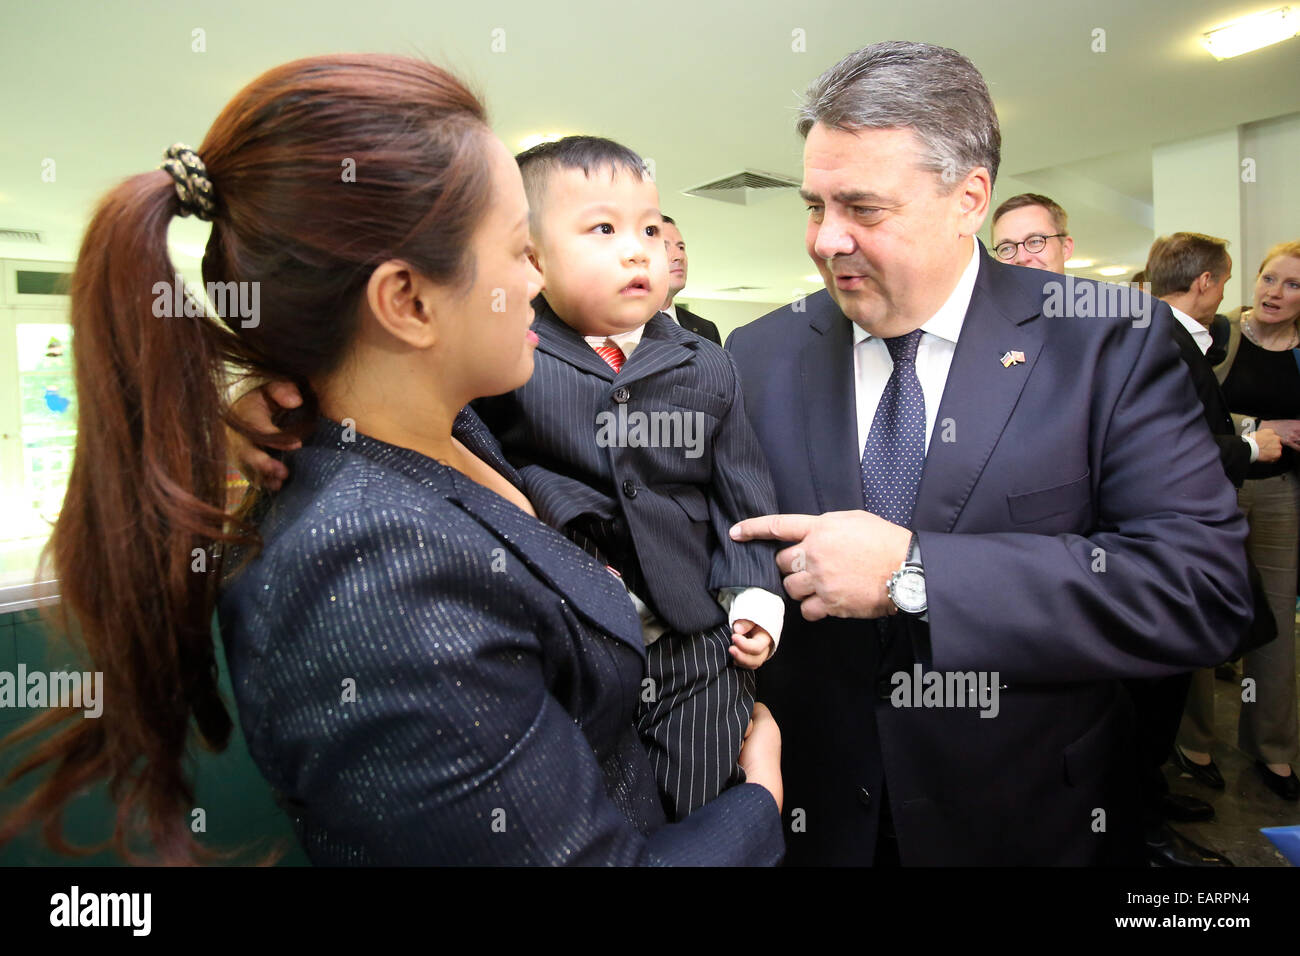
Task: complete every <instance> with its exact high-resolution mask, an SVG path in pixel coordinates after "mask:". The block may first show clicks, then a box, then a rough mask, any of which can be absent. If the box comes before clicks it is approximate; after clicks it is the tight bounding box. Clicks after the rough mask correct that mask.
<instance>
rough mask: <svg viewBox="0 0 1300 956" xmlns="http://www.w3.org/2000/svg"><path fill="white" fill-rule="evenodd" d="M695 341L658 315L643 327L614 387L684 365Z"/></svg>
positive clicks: (678, 327)
mask: <svg viewBox="0 0 1300 956" xmlns="http://www.w3.org/2000/svg"><path fill="white" fill-rule="evenodd" d="M698 343H699V337H698V336H697V335H696V334H695V333H694V332H690V331H688V330H686V329H683V328H682V327H681V326H679V325H678V324H677V323H676V322H674V321H673V320H672V319H670V318H668V316H667V315H665V314H664V313H662V312H656V313H655V315H654V317H653V318H652V319H651V320H650V321H649V322H647V323H646V324H645V329H644V331H643V332H642V333H641V341H640V342H638V343H637V346H636V348H634V349H633V350H632V355H631V356H630V357H629V358H628V360H627V364H626V365H624V366H623V368H622V370H621V371H620V372H619V373H618V384H620V385H627V384H631V383H632V382H635V381H636V380H637V379H642V378H647V377H648V376H651V375H654V374H655V373H656V372H662V371H663V370H664V369H666V368H675V367H676V366H678V365H685V364H686V363H687V362H689V361H690V360H691V358H692V357H694V355H695V350H696V348H698Z"/></svg>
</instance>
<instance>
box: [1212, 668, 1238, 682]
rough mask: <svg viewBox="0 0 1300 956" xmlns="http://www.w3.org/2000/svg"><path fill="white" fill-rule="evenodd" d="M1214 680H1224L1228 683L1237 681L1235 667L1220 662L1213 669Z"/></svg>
mask: <svg viewBox="0 0 1300 956" xmlns="http://www.w3.org/2000/svg"><path fill="white" fill-rule="evenodd" d="M1214 677H1215V679H1216V680H1226V681H1227V682H1228V683H1229V684H1235V683H1237V668H1235V667H1233V666H1232V665H1231V664H1220V665H1219V666H1218V667H1216V668H1215V669H1214Z"/></svg>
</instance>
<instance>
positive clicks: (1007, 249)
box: [993, 232, 1069, 260]
mask: <svg viewBox="0 0 1300 956" xmlns="http://www.w3.org/2000/svg"><path fill="white" fill-rule="evenodd" d="M1067 235H1069V233H1065V232H1057V233H1053V234H1052V235H1050V236H1030V237H1029V238H1028V239H1026V240H1025V241H1024V242H1011V241H1010V240H1008V241H1007V242H999V243H998V244H997V245H996V246H994V247H993V251H994V252H995V253H996V254H997V257H998V258H999V259H1007V260H1011V259H1014V258H1015V257H1016V247H1017V246H1024V247H1025V252H1042V251H1043V247H1044V246H1046V245H1047V240H1048V239H1064V238H1065V237H1066V236H1067Z"/></svg>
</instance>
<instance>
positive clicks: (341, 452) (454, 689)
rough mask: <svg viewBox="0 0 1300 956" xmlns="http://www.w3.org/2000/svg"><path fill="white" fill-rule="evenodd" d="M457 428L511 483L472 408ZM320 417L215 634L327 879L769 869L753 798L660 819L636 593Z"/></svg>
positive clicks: (766, 841) (771, 838)
mask: <svg viewBox="0 0 1300 956" xmlns="http://www.w3.org/2000/svg"><path fill="white" fill-rule="evenodd" d="M454 434H455V435H456V437H457V438H458V439H459V440H460V441H461V442H462V443H463V444H465V445H466V447H468V448H469V449H470V450H472V451H474V452H475V453H476V454H478V455H479V456H480V457H481V458H483V459H484V460H485V461H488V462H489V463H490V464H492V465H493V466H494V467H495V468H497V470H498V471H500V472H501V473H502V474H504V475H505V476H506V477H508V478H509V479H510V480H511V481H513V482H515V483H516V484H518V476H517V475H516V474H515V473H514V472H513V471H512V470H511V469H510V466H509V465H508V464H506V462H505V461H504V459H502V457H501V455H500V450H499V448H498V447H497V446H496V443H495V442H494V440H493V439H492V436H491V435H490V434H489V433H488V432H487V430H486V428H485V427H484V426H483V424H482V422H481V421H480V420H479V419H478V418H477V416H475V415H474V414H473V412H471V411H469V410H468V409H467V410H466V411H464V412H462V413H461V415H460V416H459V417H458V418H457V420H456V424H455V428H454ZM347 437H348V436H346V435H345V434H344V432H343V429H342V428H341V427H340V426H339V425H337V424H335V423H334V422H330V421H326V420H322V421H321V423H320V426H319V427H318V429H317V431H316V433H315V435H314V436H313V437H312V438H311V439H310V440H309V441H308V442H306V443H305V444H304V446H303V448H302V449H301V450H300V451H298V452H297V453H295V454H293V456H292V459H291V461H290V468H291V474H292V477H291V480H290V481H289V482H288V483H287V484H286V485H285V487H284V489H283V490H282V491H280V492H279V493H278V494H277V495H275V496H274V497H273V498H272V499H271V500H270V503H269V506H268V507H267V508H266V510H265V512H264V513H263V515H262V517H261V520H260V522H259V528H260V532H261V536H262V540H263V548H262V550H261V552H260V554H259V555H258V556H257V557H256V558H255V559H253V560H252V561H250V562H248V563H247V565H246V566H244V567H242V568H239V567H238V566H239V564H240V563H241V556H240V555H238V554H236V555H233V556H232V558H233V560H231V561H230V564H229V566H230V567H233V568H238V570H236V571H234V572H232V573H231V577H230V578H229V579H228V580H227V582H226V584H225V586H224V588H223V592H222V596H221V599H220V602H219V609H218V610H219V619H220V625H221V631H222V636H223V640H224V643H225V647H226V654H227V659H228V661H229V666H230V674H231V678H232V680H233V682H234V688H235V696H236V700H237V704H238V709H239V719H240V724H241V726H242V728H243V732H244V735H245V737H246V739H247V741H248V746H249V751H250V753H251V754H252V756H253V759H254V760H255V761H256V763H257V765H258V767H259V768H260V770H261V772H262V773H263V774H264V775H265V776H266V778H267V780H268V781H269V782H270V783H271V784H272V786H274V787H275V789H276V791H277V792H278V793H279V794H280V796H281V800H282V803H283V805H284V806H285V807H286V808H287V809H288V810H289V812H290V814H291V816H292V817H293V819H294V823H295V827H296V829H297V832H298V835H299V838H300V839H301V841H302V844H303V847H304V849H305V850H306V852H307V854H308V856H309V857H310V858H311V859H312V861H313V862H315V863H318V864H561V863H578V864H607V865H625V864H687V865H690V864H696V865H700V864H703V865H764V864H774V863H776V862H778V861H779V860H780V858H781V855H782V852H783V847H784V845H783V840H782V833H781V823H780V818H779V815H778V813H777V808H776V804H775V802H774V801H773V800H772V798H771V795H770V794H769V793H768V792H767V791H766V790H764V789H763V788H762V787H759V786H757V785H755V784H745V785H741V786H738V787H733V788H732V789H730V790H728V791H727V792H725V793H723V794H722V795H721V796H720V797H718V798H717V799H716V800H714V801H713V802H711V803H709V804H708V805H707V806H705V807H704V808H703V809H701V810H699V811H697V812H696V813H694V814H693V815H692V816H691V817H690V818H689V819H688V820H686V821H685V822H683V823H680V824H672V825H669V824H666V823H665V822H664V817H663V812H662V810H661V808H660V803H659V798H658V795H657V792H656V790H655V784H654V779H653V776H652V773H651V769H650V765H649V761H648V758H647V757H646V755H645V753H644V751H643V750H642V748H641V745H640V743H639V741H638V739H637V736H636V733H635V731H634V729H633V724H632V721H633V714H634V712H635V710H636V705H637V701H638V697H639V693H640V689H641V680H642V677H643V674H644V669H645V665H644V651H643V648H642V641H641V630H640V626H639V623H638V621H637V617H636V614H635V613H634V611H633V609H632V605H631V602H630V601H629V599H628V597H627V593H626V591H625V590H624V588H623V587H622V585H621V584H620V583H619V582H618V581H617V580H616V579H615V578H614V577H613V576H612V575H610V574H609V573H608V572H607V571H606V570H605V569H604V568H602V567H601V566H600V565H599V564H597V563H596V562H594V561H593V560H591V559H590V558H588V556H587V555H586V554H585V553H584V552H583V551H582V550H580V549H579V548H578V547H576V546H575V545H573V544H570V543H569V542H568V541H567V540H566V539H565V538H563V537H562V536H560V535H559V534H557V533H556V532H554V531H552V530H551V529H550V528H548V527H546V526H545V525H544V524H542V523H541V522H540V521H537V520H535V519H533V518H532V517H530V516H529V515H527V514H525V513H524V512H522V511H520V510H519V509H518V508H516V507H515V506H514V505H512V504H510V503H509V502H507V501H506V500H504V499H503V498H501V497H500V496H498V495H496V494H494V493H493V492H491V491H489V490H487V489H486V488H484V487H482V486H480V485H478V484H476V483H475V482H473V481H471V480H469V479H468V478H465V477H464V476H463V475H461V474H460V473H459V472H457V471H455V470H453V469H451V468H448V467H446V466H444V465H442V464H439V463H438V462H436V461H433V460H431V459H429V458H426V457H424V456H423V455H420V454H418V453H416V452H414V451H411V450H409V449H404V448H398V447H395V446H392V445H388V444H386V443H384V442H380V441H375V440H373V439H370V438H367V437H365V436H362V435H356V436H355V438H354V439H353V440H351V441H348V440H346V439H347Z"/></svg>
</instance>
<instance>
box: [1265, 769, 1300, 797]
mask: <svg viewBox="0 0 1300 956" xmlns="http://www.w3.org/2000/svg"><path fill="white" fill-rule="evenodd" d="M1255 769H1256V770H1257V771H1259V775H1260V776H1261V777H1263V778H1264V782H1265V783H1266V784H1268V789H1270V790H1272V791H1273V792H1274V793H1276V794H1277V795H1278V796H1279V797H1281V798H1282V799H1283V800H1291V801H1295V800H1300V778H1297V777H1296V775H1295V769H1294V768H1292V770H1291V773H1290V774H1289V775H1288V776H1285V777H1282V776H1279V775H1277V774H1275V773H1274V772H1273V771H1272V770H1269V769H1268V764H1266V763H1264V761H1262V760H1256V761H1255Z"/></svg>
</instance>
